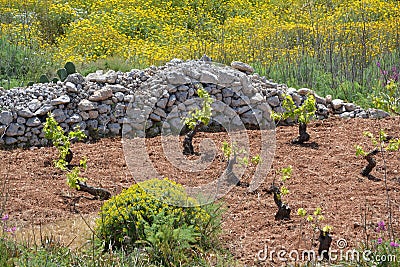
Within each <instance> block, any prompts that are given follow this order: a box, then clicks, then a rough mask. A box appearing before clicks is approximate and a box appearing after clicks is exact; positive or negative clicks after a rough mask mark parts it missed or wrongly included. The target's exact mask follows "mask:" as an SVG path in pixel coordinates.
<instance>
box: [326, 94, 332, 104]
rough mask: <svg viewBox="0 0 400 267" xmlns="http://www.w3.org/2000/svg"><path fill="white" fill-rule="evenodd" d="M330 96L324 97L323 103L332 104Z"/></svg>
mask: <svg viewBox="0 0 400 267" xmlns="http://www.w3.org/2000/svg"><path fill="white" fill-rule="evenodd" d="M332 99H333V98H332V96H331V95H327V96H326V97H325V101H326V104H331V103H332Z"/></svg>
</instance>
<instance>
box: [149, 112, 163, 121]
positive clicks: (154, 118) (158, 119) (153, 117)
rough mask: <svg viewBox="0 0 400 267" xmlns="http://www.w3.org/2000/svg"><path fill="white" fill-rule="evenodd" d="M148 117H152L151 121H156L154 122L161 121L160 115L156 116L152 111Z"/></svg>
mask: <svg viewBox="0 0 400 267" xmlns="http://www.w3.org/2000/svg"><path fill="white" fill-rule="evenodd" d="M149 118H150V119H152V120H153V121H156V122H159V121H161V117H160V116H158V115H157V114H154V113H151V114H150V116H149Z"/></svg>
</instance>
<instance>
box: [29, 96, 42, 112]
mask: <svg viewBox="0 0 400 267" xmlns="http://www.w3.org/2000/svg"><path fill="white" fill-rule="evenodd" d="M41 105H42V102H40V101H39V100H37V99H32V100H31V101H30V102H29V103H28V108H29V109H30V110H31V111H32V112H35V111H36V110H38V108H40V106H41Z"/></svg>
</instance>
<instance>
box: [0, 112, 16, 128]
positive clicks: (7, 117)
mask: <svg viewBox="0 0 400 267" xmlns="http://www.w3.org/2000/svg"><path fill="white" fill-rule="evenodd" d="M12 121H13V114H12V112H11V111H1V112H0V124H4V125H9V124H10V123H11V122H12Z"/></svg>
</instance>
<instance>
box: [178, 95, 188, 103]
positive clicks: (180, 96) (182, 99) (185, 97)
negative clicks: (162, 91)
mask: <svg viewBox="0 0 400 267" xmlns="http://www.w3.org/2000/svg"><path fill="white" fill-rule="evenodd" d="M187 96H188V92H177V93H176V98H177V100H178V101H179V102H182V103H183V102H185V101H186V99H187Z"/></svg>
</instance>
